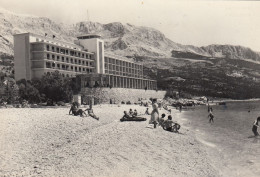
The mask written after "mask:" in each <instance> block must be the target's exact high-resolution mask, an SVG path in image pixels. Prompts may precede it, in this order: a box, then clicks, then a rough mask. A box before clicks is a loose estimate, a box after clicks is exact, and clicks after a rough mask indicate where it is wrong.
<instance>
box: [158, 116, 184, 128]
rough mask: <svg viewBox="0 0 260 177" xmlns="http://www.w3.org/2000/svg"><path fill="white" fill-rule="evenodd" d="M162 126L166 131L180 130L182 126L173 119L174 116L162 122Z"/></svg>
mask: <svg viewBox="0 0 260 177" xmlns="http://www.w3.org/2000/svg"><path fill="white" fill-rule="evenodd" d="M162 127H163V129H164V130H166V131H170V132H178V130H179V129H180V128H181V126H180V124H178V123H176V122H173V121H172V116H171V115H169V116H168V120H165V121H164V122H163V124H162Z"/></svg>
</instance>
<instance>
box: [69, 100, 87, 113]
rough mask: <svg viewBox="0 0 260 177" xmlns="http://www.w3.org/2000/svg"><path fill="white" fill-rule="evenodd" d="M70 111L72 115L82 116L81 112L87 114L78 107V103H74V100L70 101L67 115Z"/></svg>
mask: <svg viewBox="0 0 260 177" xmlns="http://www.w3.org/2000/svg"><path fill="white" fill-rule="evenodd" d="M71 112H72V114H73V115H74V116H78V115H80V117H83V114H85V115H86V116H87V114H86V113H85V111H83V110H82V109H78V103H76V102H73V103H72V105H71V107H70V111H69V115H70V113H71Z"/></svg>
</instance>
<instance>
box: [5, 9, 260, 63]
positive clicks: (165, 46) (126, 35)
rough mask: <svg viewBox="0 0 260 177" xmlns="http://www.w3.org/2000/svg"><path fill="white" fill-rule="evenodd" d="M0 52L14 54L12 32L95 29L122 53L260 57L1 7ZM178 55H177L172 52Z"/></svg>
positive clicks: (63, 34) (68, 35) (71, 33)
mask: <svg viewBox="0 0 260 177" xmlns="http://www.w3.org/2000/svg"><path fill="white" fill-rule="evenodd" d="M0 22H1V23H0V53H5V54H8V55H13V35H14V34H17V33H22V32H33V33H36V34H41V35H44V34H45V33H47V34H49V35H50V36H52V35H55V36H56V38H57V39H60V40H64V41H68V42H72V41H73V40H74V39H75V38H76V36H78V35H81V34H86V33H98V34H100V35H101V36H102V38H103V39H104V41H105V48H106V51H109V52H112V53H114V54H118V55H122V56H149V57H162V58H164V57H171V56H172V52H173V53H179V54H181V56H182V57H183V56H184V58H186V57H187V58H188V57H189V55H190V54H191V55H192V56H193V55H198V56H204V57H215V58H222V57H226V58H232V59H251V60H254V61H260V54H259V53H257V52H254V51H252V50H251V49H249V48H245V47H241V46H231V45H209V46H205V47H196V46H192V45H182V44H178V43H175V42H173V41H171V40H170V39H168V38H166V37H165V35H164V34H162V33H161V32H160V31H158V30H156V29H153V28H148V27H142V26H134V25H131V24H125V25H124V24H122V23H119V22H114V23H108V24H101V23H97V22H79V23H76V24H73V25H67V24H62V23H57V22H54V21H52V20H50V19H48V18H45V17H36V16H30V15H21V14H15V13H12V12H10V11H7V10H4V9H1V8H0ZM173 56H175V57H177V58H178V56H179V55H173Z"/></svg>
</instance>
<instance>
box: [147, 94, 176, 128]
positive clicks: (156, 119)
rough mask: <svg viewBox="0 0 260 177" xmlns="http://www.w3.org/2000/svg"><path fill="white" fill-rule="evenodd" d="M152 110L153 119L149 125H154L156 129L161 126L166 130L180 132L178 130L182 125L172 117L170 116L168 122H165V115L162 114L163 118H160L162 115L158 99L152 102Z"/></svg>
mask: <svg viewBox="0 0 260 177" xmlns="http://www.w3.org/2000/svg"><path fill="white" fill-rule="evenodd" d="M152 109H153V110H152V112H151V119H150V120H149V124H153V125H154V128H156V127H157V125H159V126H161V127H162V128H163V129H164V130H167V131H174V132H178V130H179V129H180V125H179V124H178V123H176V122H174V121H173V120H172V116H171V115H168V119H167V120H165V117H166V115H165V114H162V115H161V117H159V115H160V114H159V110H158V104H157V100H156V99H153V101H152Z"/></svg>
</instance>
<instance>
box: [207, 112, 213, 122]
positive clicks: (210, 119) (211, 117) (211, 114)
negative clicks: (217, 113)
mask: <svg viewBox="0 0 260 177" xmlns="http://www.w3.org/2000/svg"><path fill="white" fill-rule="evenodd" d="M208 117H209V123H211V122H212V123H214V120H213V119H214V115H213V113H212V111H211V110H210V111H209V115H208Z"/></svg>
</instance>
